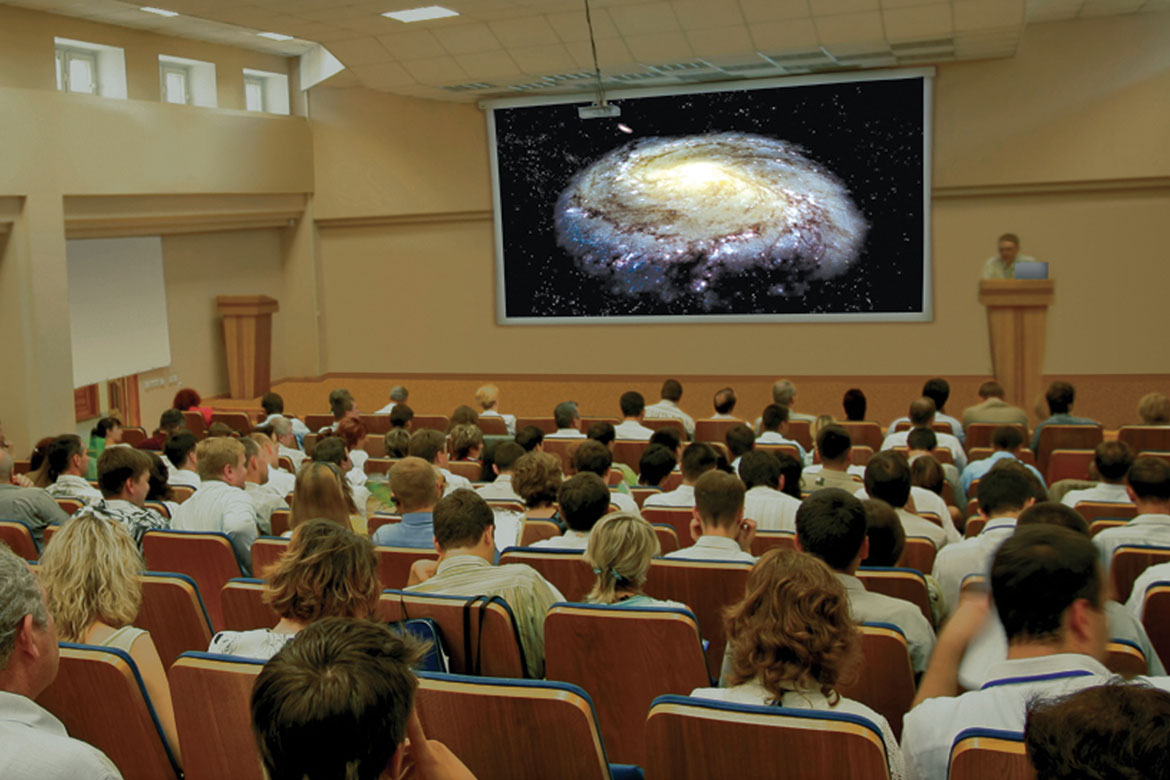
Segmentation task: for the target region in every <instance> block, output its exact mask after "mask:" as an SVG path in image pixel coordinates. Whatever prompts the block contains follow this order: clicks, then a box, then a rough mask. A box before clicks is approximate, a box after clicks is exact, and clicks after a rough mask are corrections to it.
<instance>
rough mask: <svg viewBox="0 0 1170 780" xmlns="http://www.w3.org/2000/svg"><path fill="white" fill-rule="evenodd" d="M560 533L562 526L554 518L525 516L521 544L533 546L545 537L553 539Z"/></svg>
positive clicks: (521, 528)
mask: <svg viewBox="0 0 1170 780" xmlns="http://www.w3.org/2000/svg"><path fill="white" fill-rule="evenodd" d="M560 535H561V529H560V526H558V525H557V524H556V523H554V522H553V521H552V520H540V519H528V518H525V520H524V522H523V523H522V524H521V526H520V546H521V547H531V546H532V545H533V544H535V543H536V542H539V541H541V540H543V539H552V538H553V537H554V536H560Z"/></svg>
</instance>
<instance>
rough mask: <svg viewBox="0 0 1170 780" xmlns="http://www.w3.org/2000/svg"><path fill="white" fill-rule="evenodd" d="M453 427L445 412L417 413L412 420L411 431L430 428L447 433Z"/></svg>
mask: <svg viewBox="0 0 1170 780" xmlns="http://www.w3.org/2000/svg"><path fill="white" fill-rule="evenodd" d="M450 427H451V419H450V418H449V417H447V415H445V414H416V415H415V416H414V417H413V418H411V420H410V430H411V431H421V430H423V429H424V428H429V429H430V430H432V431H438V432H439V433H443V434H445V433H447V431H448V429H450Z"/></svg>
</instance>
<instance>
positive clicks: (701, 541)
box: [647, 444, 756, 563]
mask: <svg viewBox="0 0 1170 780" xmlns="http://www.w3.org/2000/svg"><path fill="white" fill-rule="evenodd" d="M696 446H699V445H698V444H692V445H691V447H696ZM703 446H707V445H703ZM687 449H688V450H689V449H690V447H688V448H687ZM683 468H684V474H685V473H686V472H685V468H686V466H685V464H684V466H683ZM694 497H695V502H694V506H693V508H692V509H691V538H692V539H694V541H695V543H694V544H692V545H691V546H690V547H683V548H682V549H679V550H675V551H674V552H672V553H667V554H666V557H667V558H688V559H691V560H709V561H747V562H748V563H755V561H756V558H755V556H753V555H752V552H751V550H752V540H753V539H755V538H756V521H755V520H752V519H750V518H745V517H744V516H743V497H744V486H743V482H741V481H740V480H739V477H736V476H733V475H731V474H727V473H725V472H722V471H719V470H718V469H715V468H713V467H712V468H711V469H709V470H708V471H706V472H705V473H704V474H703V475H702V476H700V477H699V478H698V479H697V480H696V481H695V485H694ZM650 498H655V496H651V497H650ZM647 502H649V499H647Z"/></svg>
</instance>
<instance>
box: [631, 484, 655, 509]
mask: <svg viewBox="0 0 1170 780" xmlns="http://www.w3.org/2000/svg"><path fill="white" fill-rule="evenodd" d="M661 492H662V491H661V490H659V489H658V488H652V487H632V488H630V496H631V497H632V498H633V499H634V503H635V504H637V505H638V508H639V509H641V508H642V504H644V503H646V499H648V498H650V496H653V495H655V494H656V493H661Z"/></svg>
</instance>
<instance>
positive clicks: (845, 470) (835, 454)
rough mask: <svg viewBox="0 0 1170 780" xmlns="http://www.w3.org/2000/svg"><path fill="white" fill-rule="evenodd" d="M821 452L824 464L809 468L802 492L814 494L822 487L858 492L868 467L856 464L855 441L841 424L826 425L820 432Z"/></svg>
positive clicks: (817, 442)
mask: <svg viewBox="0 0 1170 780" xmlns="http://www.w3.org/2000/svg"><path fill="white" fill-rule="evenodd" d="M816 445H817V452H819V453H820V454H821V462H820V463H816V464H813V465H811V466H808V467H806V468H805V469H804V474H802V475H801V480H800V487H801V490H803V491H805V492H807V493H814V492H816V491H818V490H821V489H822V488H828V487H835V488H841V489H842V490H844V491H846V492H848V493H855V492H857V490H858V489H859V488H861V485H862V480H863V479H864V478H865V467H864V466H854V465H853V439H852V438H851V437H850V436H849V431H847V430H845V429H844V428H842V427H841V426H840V425H826V426H825V427H824V428H821V429H820V430H819V431H817V439H816Z"/></svg>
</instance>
